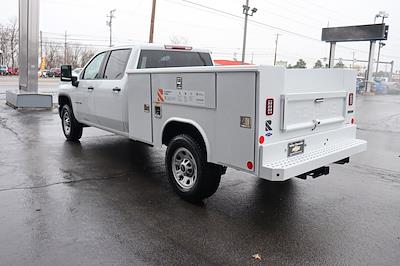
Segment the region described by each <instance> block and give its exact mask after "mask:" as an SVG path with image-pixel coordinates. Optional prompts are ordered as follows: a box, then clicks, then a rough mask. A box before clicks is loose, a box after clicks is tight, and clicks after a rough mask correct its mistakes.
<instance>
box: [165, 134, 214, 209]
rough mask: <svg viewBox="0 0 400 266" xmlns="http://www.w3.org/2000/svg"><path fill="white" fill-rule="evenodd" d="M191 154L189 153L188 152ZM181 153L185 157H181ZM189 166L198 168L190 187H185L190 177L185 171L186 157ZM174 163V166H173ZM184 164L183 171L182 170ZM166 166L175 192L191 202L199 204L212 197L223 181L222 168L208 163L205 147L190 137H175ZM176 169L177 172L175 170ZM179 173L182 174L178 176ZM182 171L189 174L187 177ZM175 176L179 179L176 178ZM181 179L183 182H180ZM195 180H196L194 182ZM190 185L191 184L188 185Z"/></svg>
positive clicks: (169, 149) (168, 149)
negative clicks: (185, 180)
mask: <svg viewBox="0 0 400 266" xmlns="http://www.w3.org/2000/svg"><path fill="white" fill-rule="evenodd" d="M187 151H188V152H189V153H188V152H187ZM181 153H182V155H183V156H181ZM185 153H186V155H187V157H188V158H186V160H187V161H188V162H187V165H189V169H191V168H190V165H192V168H193V169H194V167H196V171H194V172H195V174H196V176H195V178H192V182H191V183H190V185H188V187H185V185H186V183H184V179H185V178H186V177H187V176H188V175H189V176H190V171H189V170H188V169H185V166H186V164H184V160H185V159H183V158H184V157H185V156H186V155H185ZM179 158H181V159H182V160H181V163H180V164H179V165H178V164H177V162H178V161H179V160H178V159H179ZM173 162H175V163H174V166H173ZM182 164H183V170H182V168H181V167H182ZM165 165H166V167H167V174H168V180H169V182H170V184H171V185H172V187H173V189H174V190H175V192H176V193H177V194H178V195H179V196H180V197H181V198H183V199H185V200H187V201H190V202H199V201H201V200H203V199H205V198H208V197H210V196H212V195H213V194H214V193H215V192H216V191H217V189H218V186H219V182H220V180H221V173H222V168H221V166H219V165H215V164H210V163H208V162H207V157H206V151H205V147H202V145H200V144H199V143H198V142H197V141H196V140H195V139H194V138H192V137H191V136H189V135H185V134H183V135H178V136H176V137H174V138H173V139H172V140H171V141H170V142H169V144H168V148H167V152H166V156H165ZM173 167H175V171H174V169H173ZM177 171H179V172H180V173H182V174H181V175H179V174H177ZM182 171H185V173H186V172H188V173H189V174H188V175H185V174H184V173H183V172H182ZM175 175H176V176H177V178H175ZM180 177H181V178H182V180H179V181H178V179H180ZM193 179H194V180H193ZM183 183H184V184H183ZM187 184H189V183H187Z"/></svg>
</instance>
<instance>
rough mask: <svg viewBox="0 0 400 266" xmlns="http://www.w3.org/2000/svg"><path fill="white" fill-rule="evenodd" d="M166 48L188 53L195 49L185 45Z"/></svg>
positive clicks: (167, 46)
mask: <svg viewBox="0 0 400 266" xmlns="http://www.w3.org/2000/svg"><path fill="white" fill-rule="evenodd" d="M164 48H165V49H171V50H186V51H190V50H192V49H193V48H192V47H190V46H183V45H164Z"/></svg>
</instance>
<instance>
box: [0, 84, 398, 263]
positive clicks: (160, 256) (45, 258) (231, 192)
mask: <svg viewBox="0 0 400 266" xmlns="http://www.w3.org/2000/svg"><path fill="white" fill-rule="evenodd" d="M43 84H46V85H43ZM56 84H57V81H56V80H53V81H42V82H41V85H42V86H44V87H47V88H51V89H52V88H53V87H54V86H56ZM9 87H16V80H15V79H14V80H13V81H12V80H9V79H0V92H1V91H4V90H5V89H6V88H9ZM357 105H358V113H357V122H358V127H359V130H358V135H359V138H362V139H366V140H367V141H368V142H369V149H368V151H367V152H365V153H363V154H360V155H357V156H354V157H353V158H352V160H351V163H350V164H348V165H344V166H342V165H333V166H332V167H331V174H330V175H329V176H323V177H319V178H317V179H314V180H313V179H311V180H305V181H304V180H300V179H293V180H291V181H289V182H286V183H271V182H267V181H263V180H261V179H257V178H255V177H252V176H249V175H247V174H243V173H241V172H237V171H235V170H231V169H229V170H228V172H227V174H226V175H225V176H224V177H223V179H222V181H221V185H220V188H219V190H218V191H217V193H216V194H215V195H214V196H213V197H211V198H210V199H208V200H206V201H204V203H203V204H200V205H193V204H189V203H186V202H184V201H182V200H181V199H179V198H178V197H177V196H176V195H175V194H174V193H173V191H172V189H171V188H170V186H169V184H168V182H167V178H166V174H165V171H164V152H165V151H164V150H158V149H154V148H151V147H148V146H146V145H142V144H140V143H136V142H133V141H129V140H127V139H125V138H122V137H119V136H115V135H113V134H110V133H107V132H104V131H101V130H97V129H93V128H86V129H85V130H84V134H83V138H82V139H81V141H80V143H69V142H66V141H65V139H64V136H63V134H62V131H61V125H60V119H59V117H58V114H57V110H56V109H54V110H51V111H50V110H45V111H31V110H21V111H16V110H13V109H11V108H9V107H8V106H6V105H5V101H4V93H0V147H1V148H0V210H1V211H0V225H1V226H0V240H1V248H0V258H1V263H0V264H2V265H27V264H29V265H128V264H134V265H176V264H182V265H305V264H307V265H398V264H399V261H400V96H391V95H388V96H368V97H359V98H358V99H357ZM254 254H259V255H260V256H261V260H260V261H258V260H255V259H254V258H253V257H252V255H254Z"/></svg>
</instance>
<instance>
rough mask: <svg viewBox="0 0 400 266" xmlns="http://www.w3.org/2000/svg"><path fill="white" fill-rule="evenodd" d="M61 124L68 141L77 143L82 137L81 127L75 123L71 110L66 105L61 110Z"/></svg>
mask: <svg viewBox="0 0 400 266" xmlns="http://www.w3.org/2000/svg"><path fill="white" fill-rule="evenodd" d="M61 123H62V129H63V132H64V136H65V138H66V139H67V140H68V141H77V140H79V139H80V138H81V137H82V125H81V124H80V123H79V122H78V121H76V119H75V116H74V112H73V111H72V108H71V107H70V106H69V105H67V104H65V105H64V106H63V107H62V109H61Z"/></svg>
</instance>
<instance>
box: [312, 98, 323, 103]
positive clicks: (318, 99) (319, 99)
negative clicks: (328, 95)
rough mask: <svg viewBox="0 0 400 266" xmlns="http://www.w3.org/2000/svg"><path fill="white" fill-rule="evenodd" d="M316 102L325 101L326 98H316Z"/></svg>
mask: <svg viewBox="0 0 400 266" xmlns="http://www.w3.org/2000/svg"><path fill="white" fill-rule="evenodd" d="M314 102H315V103H323V102H324V98H317V99H315V100H314Z"/></svg>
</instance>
